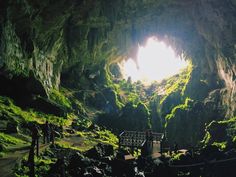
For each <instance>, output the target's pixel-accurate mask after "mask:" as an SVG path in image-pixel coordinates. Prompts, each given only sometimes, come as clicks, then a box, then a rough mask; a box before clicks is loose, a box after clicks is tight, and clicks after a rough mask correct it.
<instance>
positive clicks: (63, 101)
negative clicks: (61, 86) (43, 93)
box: [49, 89, 71, 108]
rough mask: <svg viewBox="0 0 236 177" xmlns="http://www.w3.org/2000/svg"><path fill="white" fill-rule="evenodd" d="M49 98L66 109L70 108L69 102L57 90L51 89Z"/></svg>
mask: <svg viewBox="0 0 236 177" xmlns="http://www.w3.org/2000/svg"><path fill="white" fill-rule="evenodd" d="M49 98H50V99H51V100H53V101H55V102H56V103H58V104H60V105H62V106H64V107H66V108H71V102H70V100H69V99H68V98H67V97H66V96H65V95H64V94H63V93H62V92H60V91H59V90H56V89H51V90H50V93H49Z"/></svg>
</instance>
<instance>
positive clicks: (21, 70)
mask: <svg viewBox="0 0 236 177" xmlns="http://www.w3.org/2000/svg"><path fill="white" fill-rule="evenodd" d="M0 8H1V10H0V38H1V42H0V48H1V49H0V50H1V53H0V67H1V68H4V69H5V70H7V71H8V72H11V73H12V74H15V75H19V74H23V75H28V74H29V72H30V71H32V72H33V73H34V75H35V77H36V78H37V79H38V80H39V81H40V82H41V83H42V84H43V86H44V87H45V89H46V90H49V89H50V88H53V87H54V88H57V87H58V86H59V85H60V82H61V80H62V81H63V83H64V84H65V85H67V86H72V87H77V88H80V89H83V88H85V89H94V85H93V82H96V83H98V84H99V83H100V85H101V87H102V85H104V84H107V77H106V74H107V73H106V65H108V64H109V63H112V62H116V61H118V60H120V59H124V58H128V57H135V55H136V50H137V46H138V45H139V44H143V43H145V39H146V37H149V36H157V37H158V38H159V39H161V40H163V41H166V42H168V43H170V44H171V45H172V47H173V48H174V49H175V50H176V51H177V53H182V52H184V54H185V55H186V56H187V57H188V58H189V59H190V60H192V62H193V64H194V66H195V67H197V72H196V73H197V74H196V77H195V76H194V77H192V78H191V81H190V82H189V86H188V92H189V95H190V96H191V95H194V92H196V91H195V88H196V87H198V83H199V82H198V80H201V79H202V80H206V82H207V83H209V85H211V86H210V87H209V88H210V89H209V90H208V91H209V93H211V94H206V101H208V100H211V99H213V98H211V97H212V95H213V96H214V95H217V96H219V97H220V99H219V100H218V102H217V103H216V104H217V106H219V107H224V109H225V111H226V112H225V113H224V114H225V115H224V116H225V117H227V118H230V117H232V116H235V111H236V103H235V96H236V90H235V72H236V65H235V64H236V62H235V61H236V60H235V40H236V39H235V34H236V33H235V29H236V28H235V27H236V25H235V23H236V20H235V17H236V11H235V8H236V6H235V1H233V0H225V1H221V0H199V1H195V0H178V1H177V0H159V1H156V0H129V1H125V0H116V1H109V0H96V1H94V0H57V1H55V0H50V1H48V0H41V1H40V0H19V1H15V0H3V1H1V6H0ZM61 76H62V79H61ZM94 78H98V79H95V80H94ZM90 85H92V86H90ZM215 93H217V94H215ZM204 96H205V95H204ZM201 99H202V100H204V99H205V98H201ZM213 100H214V99H213ZM209 109H211V108H209Z"/></svg>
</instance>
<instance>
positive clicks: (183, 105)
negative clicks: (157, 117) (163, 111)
mask: <svg viewBox="0 0 236 177" xmlns="http://www.w3.org/2000/svg"><path fill="white" fill-rule="evenodd" d="M192 101H193V100H192V99H190V98H188V97H187V98H186V99H185V102H184V104H180V105H177V106H175V107H174V108H173V109H172V110H171V113H170V114H167V115H166V117H165V118H166V120H167V121H168V120H170V119H172V118H174V117H175V114H176V112H177V111H178V110H188V109H189V108H190V107H189V103H190V102H192Z"/></svg>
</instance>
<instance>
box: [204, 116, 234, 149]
mask: <svg viewBox="0 0 236 177" xmlns="http://www.w3.org/2000/svg"><path fill="white" fill-rule="evenodd" d="M235 140H236V117H233V118H231V119H229V120H223V121H212V122H211V123H210V124H208V125H207V126H206V133H205V137H204V139H203V141H202V143H203V145H205V146H206V145H211V144H212V145H216V146H217V147H219V148H220V149H225V148H226V147H227V146H229V145H230V144H231V145H232V143H233V144H234V143H235Z"/></svg>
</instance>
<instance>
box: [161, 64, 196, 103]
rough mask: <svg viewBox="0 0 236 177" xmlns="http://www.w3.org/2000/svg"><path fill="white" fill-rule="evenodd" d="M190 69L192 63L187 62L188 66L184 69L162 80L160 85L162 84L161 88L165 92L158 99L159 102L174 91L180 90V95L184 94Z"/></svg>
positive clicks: (189, 76) (191, 68)
mask: <svg viewBox="0 0 236 177" xmlns="http://www.w3.org/2000/svg"><path fill="white" fill-rule="evenodd" d="M192 70H193V65H192V63H190V62H189V64H188V67H187V68H186V69H184V70H183V71H182V72H181V73H180V74H178V75H176V76H174V77H171V78H169V79H167V80H165V81H162V83H161V84H160V85H162V86H164V88H163V90H164V91H165V94H164V96H163V97H162V99H161V100H160V104H162V103H163V102H164V101H165V100H166V98H167V97H169V96H170V95H171V94H172V93H174V92H180V94H181V95H182V96H183V95H184V92H185V90H186V86H187V84H188V82H189V80H190V78H191V73H192Z"/></svg>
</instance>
